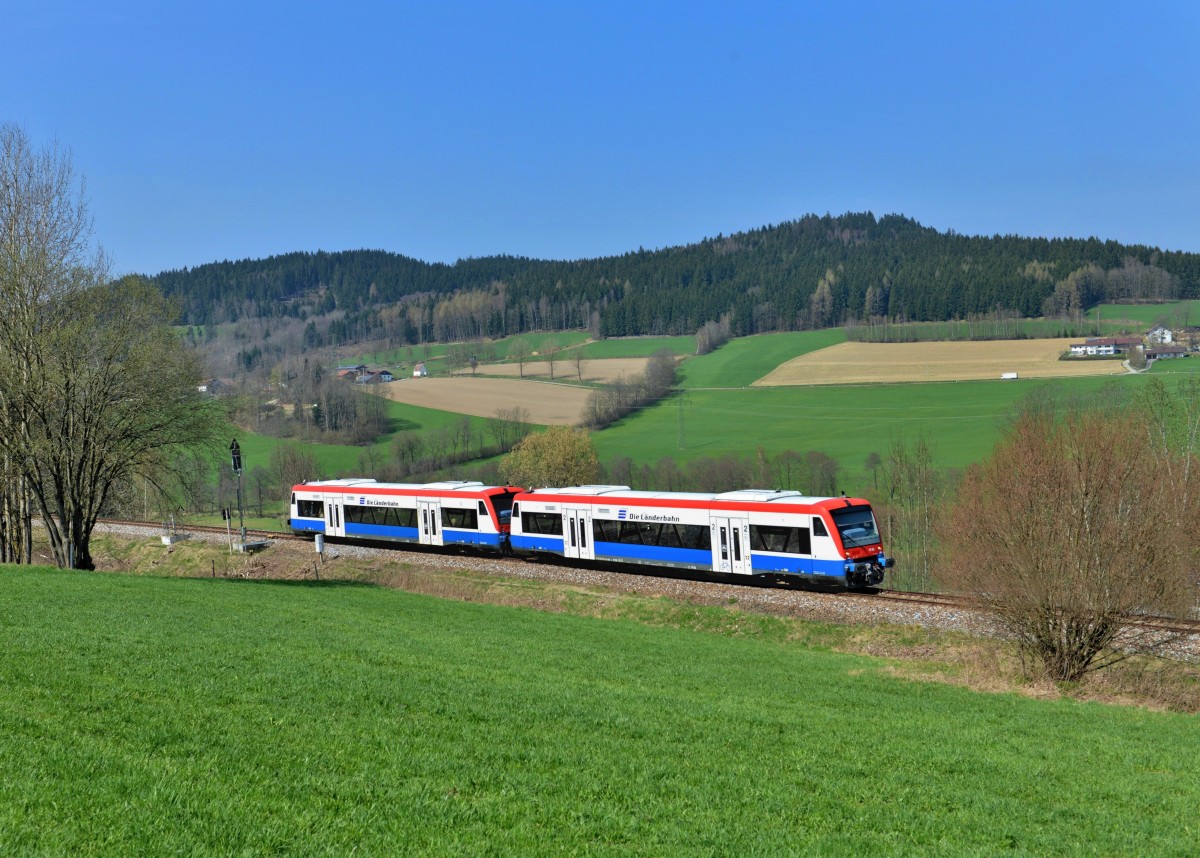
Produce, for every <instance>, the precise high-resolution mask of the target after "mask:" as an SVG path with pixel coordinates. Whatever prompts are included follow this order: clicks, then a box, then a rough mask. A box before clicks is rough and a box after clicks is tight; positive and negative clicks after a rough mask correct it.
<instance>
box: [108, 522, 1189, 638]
mask: <svg viewBox="0 0 1200 858" xmlns="http://www.w3.org/2000/svg"><path fill="white" fill-rule="evenodd" d="M101 523H103V524H106V525H110V526H125V527H131V528H139V529H144V530H150V531H155V532H158V533H164V532H165V531H166V529H165V528H164V527H163V524H162V523H161V522H149V521H135V520H125V519H102V520H101ZM179 529H180V530H183V531H186V532H191V533H204V534H211V535H213V536H220V537H225V536H227V535H229V534H230V533H231V532H230V530H229V528H227V527H221V526H219V525H188V526H187V527H186V528H179ZM232 533H233V536H234V537H235V538H237V536H238V535H239V534H238V532H237V531H236V530H235V531H233V532H232ZM246 536H247V538H248V539H255V540H275V541H283V542H308V541H310V539H309V538H308V537H304V536H296V535H295V534H292V533H288V532H286V531H280V530H254V529H249V528H248V529H247V530H246ZM329 544H330V545H331V546H332V547H335V548H336V547H341V546H346V545H354V546H356V547H367V548H379V549H381V550H388V551H396V550H399V551H405V552H408V553H411V554H419V555H423V556H426V557H430V558H434V557H439V556H440V557H461V556H463V555H464V552H463V551H462V550H460V549H455V548H447V549H438V548H433V547H414V546H407V545H406V546H403V547H400V548H397V546H395V545H392V544H389V543H376V544H369V545H365V546H364V545H362V544H360V543H342V542H338V541H336V540H330V543H329ZM487 560H488V562H489V564H493V565H498V566H499V567H509V568H511V569H512V570H513V574H515V575H519V576H521V577H527V576H528V574H529V570H530V569H531V568H534V569H536V568H538V567H542V568H545V569H547V570H549V569H551V568H554V567H556V566H557V567H558V568H570V569H592V570H596V571H599V572H615V573H619V574H622V575H629V576H633V577H636V578H642V579H647V580H651V579H656V578H657V579H665V580H675V581H686V582H693V583H696V584H701V585H703V584H718V585H731V584H732V585H736V586H739V587H743V588H747V587H753V588H761V589H767V590H776V591H779V590H784V591H787V590H791V591H796V592H806V593H811V594H813V595H816V596H831V597H834V598H836V599H840V600H847V601H861V602H862V603H863V604H864V605H868V604H869V605H875V606H881V605H884V604H891V605H896V606H897V607H900V606H913V607H929V608H938V609H942V610H947V611H955V612H958V611H962V612H970V613H981V612H985V611H986V608H985V606H983V605H982V604H980V602H979V601H978V600H976V599H972V598H970V597H966V596H955V595H951V594H946V593H919V592H908V591H903V590H889V589H885V588H871V589H869V590H863V591H854V590H852V591H837V590H821V589H814V588H810V587H797V586H796V585H794V584H789V583H788V582H779V581H775V580H772V579H769V578H757V577H756V578H749V579H747V578H746V577H744V576H724V577H721V578H716V577H714V576H713V575H711V574H709V573H701V572H689V571H686V570H655V571H654V572H653V573H650V572H647V571H643V569H641V568H639V567H630V566H628V565H625V564H605V563H591V564H585V563H579V562H576V561H564V562H563V563H561V564H548V563H541V562H538V561H529V560H525V559H522V558H519V557H511V556H504V555H499V554H494V555H488V557H487ZM518 570H520V571H518ZM1127 622H1128V623H1129V624H1130V625H1131V626H1138V627H1141V628H1145V629H1154V630H1157V631H1164V632H1169V633H1173V634H1180V635H1195V636H1198V637H1200V619H1190V618H1186V619H1176V618H1170V617H1149V616H1131V617H1129V618H1128V620H1127Z"/></svg>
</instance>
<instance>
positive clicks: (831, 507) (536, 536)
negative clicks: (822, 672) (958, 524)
mask: <svg viewBox="0 0 1200 858" xmlns="http://www.w3.org/2000/svg"><path fill="white" fill-rule="evenodd" d="M509 541H510V544H511V546H512V549H513V551H515V552H516V553H518V554H535V555H539V554H540V555H556V556H561V557H565V558H569V559H576V560H595V561H606V562H615V563H636V564H647V565H653V566H665V567H674V568H679V569H697V570H703V571H708V572H713V573H717V574H722V575H760V576H777V577H786V578H794V579H798V580H803V581H807V582H811V583H816V584H826V585H829V584H832V585H840V586H846V587H870V586H875V585H877V584H879V583H880V582H882V580H883V571H884V569H885V568H887V567H888V566H891V565H892V561H891V560H890V559H889V558H888V557H887V556H886V555H884V553H883V545H882V541H881V539H880V537H879V529H878V526H877V524H876V522H875V516H874V513H873V512H872V510H871V505H870V503H869V502H868V501H866V500H864V499H862V498H845V497H837V498H825V497H805V496H804V495H801V494H800V493H799V492H787V491H769V490H759V489H751V490H744V491H736V492H725V493H723V494H702V493H692V492H637V491H631V490H630V489H629V488H628V487H627V486H576V487H574V488H547V489H538V490H536V491H529V492H522V493H520V494H518V495H517V496H516V497H515V498H514V499H513V510H512V528H511V531H510V534H509Z"/></svg>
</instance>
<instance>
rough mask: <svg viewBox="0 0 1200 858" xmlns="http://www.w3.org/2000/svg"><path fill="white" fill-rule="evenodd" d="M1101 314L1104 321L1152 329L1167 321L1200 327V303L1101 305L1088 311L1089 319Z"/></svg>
mask: <svg viewBox="0 0 1200 858" xmlns="http://www.w3.org/2000/svg"><path fill="white" fill-rule="evenodd" d="M1097 314H1099V316H1100V318H1101V319H1102V320H1114V321H1119V320H1125V319H1128V320H1129V321H1134V322H1138V323H1140V324H1142V325H1145V326H1146V328H1150V327H1151V326H1152V325H1156V324H1158V323H1160V322H1163V321H1167V322H1170V323H1171V324H1177V325H1200V301H1175V302H1172V303H1170V304H1101V305H1100V306H1099V307H1093V308H1092V309H1091V310H1090V311H1088V317H1089V318H1093V319H1094V318H1096V316H1097Z"/></svg>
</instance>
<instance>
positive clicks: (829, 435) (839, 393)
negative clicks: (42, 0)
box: [595, 362, 1200, 479]
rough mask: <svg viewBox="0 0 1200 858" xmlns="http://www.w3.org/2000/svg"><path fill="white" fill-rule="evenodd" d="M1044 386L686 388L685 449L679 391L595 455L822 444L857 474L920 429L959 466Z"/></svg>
mask: <svg viewBox="0 0 1200 858" xmlns="http://www.w3.org/2000/svg"><path fill="white" fill-rule="evenodd" d="M1198 363H1200V362H1198ZM1046 383H1052V382H1046ZM1141 383H1142V382H1141V381H1140V380H1139V379H1137V378H1126V377H1124V376H1122V377H1119V378H1118V379H1072V380H1069V381H1068V380H1064V381H1063V382H1053V384H1059V385H1061V387H1062V388H1063V389H1069V390H1095V389H1100V388H1102V387H1103V386H1104V385H1106V384H1126V385H1139V384H1141ZM1041 384H1043V383H1042V382H1028V383H1026V382H1021V383H1006V382H1000V381H977V382H966V381H964V382H950V383H943V384H895V385H873V386H867V385H859V386H853V385H852V386H846V387H837V386H820V387H805V388H748V389H745V390H693V391H690V392H689V393H688V394H687V397H686V399H685V403H686V404H685V405H684V414H683V421H684V439H685V444H686V446H685V449H683V450H680V449H679V408H678V399H677V398H676V399H673V400H668V401H666V402H664V403H662V404H660V405H658V406H655V407H653V408H649V409H646V410H645V411H643V412H641V413H639V414H637V415H634V416H632V417H630V418H628V419H626V420H624V421H622V422H621V423H620V424H618V425H616V426H614V427H612V428H611V429H608V430H606V431H605V432H602V433H599V434H598V435H596V436H595V441H596V446H597V449H598V450H599V452H600V456H601V458H607V457H611V456H621V455H623V456H630V457H632V458H633V459H634V460H635V461H639V462H641V461H654V460H657V459H659V458H661V457H662V456H672V457H674V458H675V459H676V460H677V461H687V460H689V459H691V458H695V457H697V456H717V455H722V454H725V453H731V452H743V453H753V452H754V451H755V450H756V449H757V448H758V447H762V448H763V449H764V450H765V451H766V452H767V453H770V454H775V453H778V452H780V451H782V450H788V449H791V450H795V451H797V452H802V453H803V452H807V451H810V450H820V451H823V452H825V453H828V454H829V455H831V456H833V457H834V458H835V459H837V460H838V461H840V462H841V463H842V466H843V468H845V469H847V471H857V470H858V469H861V467H862V464H863V460H864V459H865V458H866V456H867V454H869V453H871V452H877V453H879V454H880V455H886V453H887V451H888V449H889V447H890V445H891V442H892V439H893V438H900V439H904V440H907V441H912V440H915V439H916V438H917V437H918V436H919V435H921V434H924V436H925V437H926V438H927V439H928V440H929V441H930V442H931V444H932V446H933V451H934V456H935V463H936V464H937V465H939V466H942V467H962V466H965V465H967V464H969V463H971V462H976V461H980V460H982V459H983V458H984V457H985V455H986V454H987V453H988V452H989V451H990V450H991V449H992V447H993V445H994V444H995V441H996V439H997V437H998V435H999V421H1000V420H1001V419H1002V418H1003V417H1004V416H1005V415H1006V414H1007V413H1009V411H1010V409H1011V408H1012V406H1013V405H1014V404H1015V403H1016V402H1017V401H1018V400H1019V399H1020V398H1021V397H1023V396H1025V395H1026V394H1028V393H1029V392H1030V391H1031V390H1032V389H1033V388H1034V387H1035V386H1039V385H1041ZM848 476H850V475H849V474H848ZM863 479H865V476H864V477H863Z"/></svg>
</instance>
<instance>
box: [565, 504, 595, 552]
mask: <svg viewBox="0 0 1200 858" xmlns="http://www.w3.org/2000/svg"><path fill="white" fill-rule="evenodd" d="M562 515H563V556H564V557H575V558H578V559H579V560H592V559H593V558H595V556H596V552H595V549H594V548H593V547H592V511H591V510H590V509H588V508H584V509H576V508H569V507H568V508H565V509H563V514H562Z"/></svg>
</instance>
